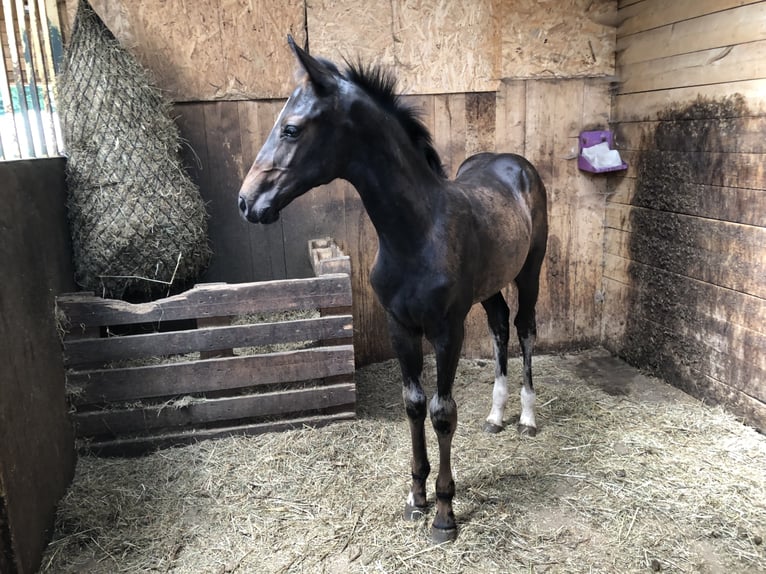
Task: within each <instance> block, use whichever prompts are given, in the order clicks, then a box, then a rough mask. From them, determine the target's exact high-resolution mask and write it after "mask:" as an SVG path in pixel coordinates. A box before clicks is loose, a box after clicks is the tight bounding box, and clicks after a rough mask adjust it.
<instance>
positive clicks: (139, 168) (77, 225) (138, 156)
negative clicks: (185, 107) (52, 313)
mask: <svg viewBox="0 0 766 574" xmlns="http://www.w3.org/2000/svg"><path fill="white" fill-rule="evenodd" d="M59 86H60V87H59V102H60V113H61V118H62V125H63V135H64V140H65V143H66V149H67V155H68V161H67V184H68V189H69V198H68V208H69V221H70V231H71V235H72V247H73V254H74V265H75V278H76V280H77V283H78V284H79V285H80V286H81V287H83V288H85V289H87V290H92V291H95V292H96V293H97V294H99V295H103V296H106V297H118V298H120V297H121V298H132V299H143V300H146V299H151V298H156V297H161V296H166V295H167V294H168V293H169V292H170V291H179V290H181V289H183V288H184V287H187V286H189V285H190V284H191V283H192V282H193V281H195V280H196V279H197V277H198V276H199V275H200V273H201V272H202V271H203V270H204V269H205V267H206V266H207V263H208V261H209V258H210V248H209V246H208V239H207V213H206V211H205V206H204V203H203V201H202V198H201V197H200V194H199V190H198V189H197V187H196V185H195V184H194V183H193V182H192V181H191V180H190V179H189V177H188V175H187V174H186V173H185V171H184V169H183V167H182V165H181V162H180V159H179V153H178V150H179V147H180V137H179V133H178V128H177V127H176V125H175V123H174V122H173V120H172V119H171V117H170V116H169V111H170V107H171V106H170V104H169V102H167V101H166V100H165V99H164V98H163V97H162V95H161V94H160V92H159V90H158V89H157V88H156V87H154V86H153V85H152V82H151V81H150V79H149V77H148V74H147V72H146V71H145V70H144V69H143V68H142V67H141V66H140V65H139V64H138V62H137V61H136V60H135V59H134V58H133V56H132V55H131V54H129V53H128V52H127V51H126V50H124V49H123V48H122V47H121V46H120V45H119V42H118V41H117V39H116V38H115V37H114V36H113V35H112V33H111V32H110V31H109V30H108V28H107V27H106V25H105V24H104V23H103V21H102V20H101V19H100V18H99V17H98V15H97V14H96V13H95V12H94V11H93V9H92V8H91V7H90V5H89V4H88V3H87V2H86V1H85V0H80V2H79V5H78V8H77V15H76V17H75V23H74V27H73V31H72V36H71V41H70V43H69V46H68V48H67V53H66V57H65V66H64V73H63V74H62V77H61V81H60V84H59Z"/></svg>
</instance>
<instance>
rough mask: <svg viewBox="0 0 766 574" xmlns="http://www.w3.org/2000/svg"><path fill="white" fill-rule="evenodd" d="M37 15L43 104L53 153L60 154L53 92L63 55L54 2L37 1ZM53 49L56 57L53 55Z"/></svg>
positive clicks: (48, 0) (60, 140) (60, 144)
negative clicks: (50, 130) (48, 121)
mask: <svg viewBox="0 0 766 574" xmlns="http://www.w3.org/2000/svg"><path fill="white" fill-rule="evenodd" d="M49 2H52V6H51V9H52V12H51V16H49V15H48V3H49ZM38 13H39V14H40V28H41V31H42V34H41V36H42V45H41V46H40V55H41V56H42V60H43V71H44V72H45V92H44V94H45V104H46V106H48V112H49V115H50V125H51V129H52V130H53V138H52V140H51V146H52V147H53V148H54V151H55V153H56V154H57V155H58V154H61V152H62V150H63V148H64V146H63V145H62V137H61V126H60V125H59V121H58V113H57V112H56V109H55V101H54V98H53V93H54V92H53V90H54V86H55V84H56V73H57V71H58V67H59V65H58V64H59V62H58V60H59V59H60V58H61V56H62V54H63V47H62V45H61V29H60V27H59V20H58V8H57V6H56V0H38ZM54 47H55V48H56V50H57V51H56V53H55V54H58V57H56V55H55V54H54Z"/></svg>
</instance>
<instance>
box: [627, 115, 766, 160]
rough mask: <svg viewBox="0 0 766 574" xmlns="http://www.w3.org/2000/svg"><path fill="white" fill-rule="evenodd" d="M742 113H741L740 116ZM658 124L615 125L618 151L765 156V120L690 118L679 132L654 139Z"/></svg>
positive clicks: (672, 132)
mask: <svg viewBox="0 0 766 574" xmlns="http://www.w3.org/2000/svg"><path fill="white" fill-rule="evenodd" d="M740 113H742V112H740ZM660 125H661V122H660V121H659V120H653V121H646V122H623V123H620V124H617V126H616V129H615V141H616V142H617V145H618V146H619V148H620V149H621V150H623V149H624V150H632V151H638V150H645V149H651V150H660V151H672V152H729V153H746V154H753V153H754V154H764V153H766V139H765V138H764V137H763V134H764V133H766V117H763V116H755V117H752V116H745V117H741V116H734V117H713V118H710V117H703V118H690V119H688V120H686V121H684V122H683V123H680V124H679V127H680V128H681V129H678V130H673V131H669V132H668V133H664V134H662V136H661V137H657V136H656V135H655V134H656V130H657V128H658V127H659V126H660Z"/></svg>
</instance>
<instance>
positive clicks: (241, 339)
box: [64, 315, 353, 367]
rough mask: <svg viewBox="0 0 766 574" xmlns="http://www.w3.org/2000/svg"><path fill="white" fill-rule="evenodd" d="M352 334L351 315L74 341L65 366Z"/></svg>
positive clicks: (67, 348)
mask: <svg viewBox="0 0 766 574" xmlns="http://www.w3.org/2000/svg"><path fill="white" fill-rule="evenodd" d="M352 332H353V324H352V320H351V316H350V315H339V316H333V317H324V318H318V319H302V320H298V321H281V322H276V323H257V324H252V325H232V326H223V327H207V328H202V329H194V330H188V331H172V332H167V333H147V334H142V335H126V336H121V337H110V338H106V339H74V340H67V341H65V342H64V361H65V364H66V365H67V366H70V367H72V366H77V365H79V364H83V363H97V364H98V363H100V364H105V363H109V362H111V361H124V360H127V359H141V358H145V357H155V356H167V355H177V354H182V353H194V352H197V351H217V350H221V349H237V348H241V347H260V346H265V345H273V344H280V343H295V342H299V341H318V340H327V341H329V340H335V339H342V338H347V337H349V336H350V335H351V333H352Z"/></svg>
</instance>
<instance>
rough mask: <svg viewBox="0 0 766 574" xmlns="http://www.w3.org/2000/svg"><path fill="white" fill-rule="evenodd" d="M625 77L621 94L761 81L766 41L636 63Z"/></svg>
mask: <svg viewBox="0 0 766 574" xmlns="http://www.w3.org/2000/svg"><path fill="white" fill-rule="evenodd" d="M621 77H622V78H623V79H622V81H621V82H620V83H619V88H618V93H620V94H630V93H635V92H648V91H652V90H664V89H669V88H681V87H685V86H703V85H706V84H721V83H728V82H739V81H743V80H757V79H760V78H763V77H766V41H760V42H748V43H745V44H739V45H728V46H725V47H723V48H713V49H710V50H700V51H698V52H692V53H688V54H686V53H685V54H679V55H675V56H668V57H665V58H661V59H659V60H649V61H646V62H636V63H634V64H630V65H627V66H625V67H623V68H622V74H621Z"/></svg>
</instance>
